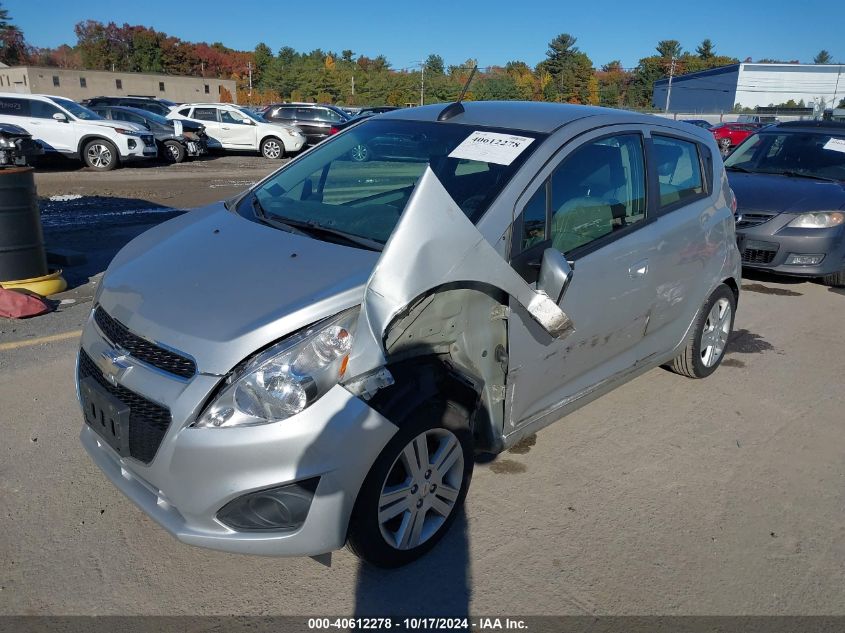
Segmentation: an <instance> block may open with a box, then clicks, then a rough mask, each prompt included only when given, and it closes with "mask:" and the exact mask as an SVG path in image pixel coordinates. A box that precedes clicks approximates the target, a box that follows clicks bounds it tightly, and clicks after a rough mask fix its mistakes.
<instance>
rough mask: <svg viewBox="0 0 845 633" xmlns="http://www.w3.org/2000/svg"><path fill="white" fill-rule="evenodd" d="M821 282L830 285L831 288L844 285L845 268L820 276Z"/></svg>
mask: <svg viewBox="0 0 845 633" xmlns="http://www.w3.org/2000/svg"><path fill="white" fill-rule="evenodd" d="M822 283H823V284H824V285H825V286H830V287H831V288H843V287H845V270H840V271H839V272H835V273H830V274H829V275H825V276H824V277H822Z"/></svg>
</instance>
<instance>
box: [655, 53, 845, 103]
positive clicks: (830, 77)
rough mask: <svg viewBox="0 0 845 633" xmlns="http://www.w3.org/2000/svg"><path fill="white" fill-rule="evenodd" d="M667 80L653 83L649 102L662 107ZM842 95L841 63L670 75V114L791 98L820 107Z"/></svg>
mask: <svg viewBox="0 0 845 633" xmlns="http://www.w3.org/2000/svg"><path fill="white" fill-rule="evenodd" d="M668 92H669V79H668V78H667V79H661V80H659V81H656V82H655V83H654V96H653V97H652V105H653V106H654V107H655V108H658V109H660V110H663V109H665V108H666V102H667V93H668ZM843 97H845V64H752V63H741V64H732V65H730V66H722V67H721V68H713V69H711V70H703V71H701V72H697V73H690V74H688V75H679V76H677V77H674V78H673V79H672V88H671V94H670V96H669V112H685V113H695V112H698V113H720V112H730V111H731V110H733V108H734V106H735V105H736V104H739V105H741V106H743V107H745V108H756V107H761V106H762V107H766V106H769V105H778V104H781V103H785V102H787V101H789V100H790V99H792V100H793V101H795V102H796V103H798V102H801V101H803V102H804V103H805V104H806V105H807V106H810V107H814V106H815V107H817V108H818V109H819V110H823V109H825V108H827V109H830V108H835V107H836V106H837V105H838V104H839V102H840V101H841V100H842V99H843Z"/></svg>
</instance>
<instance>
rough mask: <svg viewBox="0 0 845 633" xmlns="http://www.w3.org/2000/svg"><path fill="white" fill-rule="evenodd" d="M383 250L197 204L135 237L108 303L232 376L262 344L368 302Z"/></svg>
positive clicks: (139, 329) (133, 324)
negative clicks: (304, 233)
mask: <svg viewBox="0 0 845 633" xmlns="http://www.w3.org/2000/svg"><path fill="white" fill-rule="evenodd" d="M378 258H379V253H377V252H373V251H367V250H362V249H357V248H350V247H346V246H341V245H338V244H332V243H329V242H321V241H318V240H315V239H312V238H309V237H305V236H299V235H294V234H292V233H286V232H284V231H281V230H279V229H275V228H273V227H270V226H266V225H264V224H258V223H256V222H252V221H250V220H247V219H245V218H242V217H241V216H239V215H236V214H235V213H232V212H229V211H227V210H226V208H225V207H224V206H223V204H222V203H218V204H215V205H212V206H210V207H206V208H204V209H198V210H195V211H190V212H188V213H186V214H185V215H182V216H180V217H178V218H175V219H173V220H170V221H168V222H165V223H163V224H160V225H158V226H157V227H155V228H153V229H151V230H150V231H147V232H146V233H144V234H143V235H141V236H139V237H138V238H136V239H135V240H133V241H132V242H130V243H129V244H127V245H126V246H125V247H124V248H123V249H122V250H121V251H120V252H119V253H118V254H117V256H116V257H115V258H114V260H113V261H112V263H111V265H110V266H109V268H108V270H107V271H106V274H105V275H104V277H103V280H102V282H101V284H102V291H101V293H100V296H99V303H100V305H102V306H103V308H104V309H105V310H106V311H107V312H108V313H109V314H110V315H111V316H113V317H114V318H116V319H117V320H118V321H120V322H122V323H123V324H124V325H126V326H127V327H128V328H129V329H130V330H131V331H133V332H134V333H136V334H138V335H139V336H142V337H144V338H147V339H150V340H152V341H155V342H157V343H161V344H163V345H165V346H168V347H171V348H173V349H175V350H178V351H181V352H183V353H185V354H188V355H190V356H192V357H193V358H194V359H195V360H196V362H197V366H198V368H199V371H200V372H203V373H211V374H225V373H226V372H228V371H230V370H231V369H232V368H233V367H234V366H235V365H237V364H238V363H239V362H241V361H242V360H243V359H244V358H246V357H248V356H250V355H251V354H252V353H254V352H255V351H256V350H258V349H261V348H263V347H265V346H266V345H268V344H270V343H272V342H274V341H276V340H278V339H280V338H282V337H284V336H286V335H287V334H290V333H291V332H294V331H296V330H298V329H300V328H302V327H305V326H306V325H309V324H311V323H313V322H315V321H318V320H320V319H322V318H325V317H328V316H331V315H333V314H336V313H337V312H340V311H341V310H344V309H346V308H348V307H351V306H353V305H355V304H357V303H360V302H361V297H362V296H363V287H364V284H365V283H366V281H367V278H368V277H369V275H370V272H371V271H372V269H373V267H374V265H375V263H376V262H377V261H378Z"/></svg>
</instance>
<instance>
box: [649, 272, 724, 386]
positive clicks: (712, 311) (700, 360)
mask: <svg viewBox="0 0 845 633" xmlns="http://www.w3.org/2000/svg"><path fill="white" fill-rule="evenodd" d="M735 314H736V297H735V296H734V293H733V291H732V290H731V289H730V288H728V287H727V286H726V285H725V284H722V285H720V286H719V287H718V288H716V290H714V291H713V294H711V295H710V297H708V299H707V301H706V302H705V303H704V305H703V306H702V307H701V310H699V312H698V315H697V316H696V319H695V325H694V326H693V327H692V330H691V331H690V334H689V337H688V338H687V342H686V345H685V346H684V349H683V351H682V352H681V353H680V354H678V356H677V357H675V359H674V360H672V362H671V363H669V364H668V365H666V366H665V367H666V368H667V369H669V370H670V371H673V372H675V373H676V374H680V375H681V376H686V377H687V378H706V377H707V376H709V375H710V374H712V373H713V372H714V371H716V369H717V368H718V367H719V365H720V364H721V363H722V359H723V358H724V357H725V347H726V346H727V343H728V339H729V338H730V335H731V332H733V326H734V316H735Z"/></svg>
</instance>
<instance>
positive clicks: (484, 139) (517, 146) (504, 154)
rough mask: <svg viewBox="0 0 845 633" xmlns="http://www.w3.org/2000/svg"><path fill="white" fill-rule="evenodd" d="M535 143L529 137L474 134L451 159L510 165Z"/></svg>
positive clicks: (487, 133)
mask: <svg viewBox="0 0 845 633" xmlns="http://www.w3.org/2000/svg"><path fill="white" fill-rule="evenodd" d="M533 141H534V139H533V138H528V137H527V136H514V135H513V134H498V133H496V132H473V133H472V134H470V135H469V136H468V137H467V138H466V139H464V141H463V142H462V143H461V144H460V145H458V146H457V147H456V148H455V149H454V150H452V153H451V154H449V158H464V159H466V160H477V161H481V162H485V163H496V164H497V165H510V164H511V163H512V162H513V161H514V160H516V157H517V156H519V155H520V154H521V153H522V152H523V151H524V150H525V148H526V147H528V146H529V145H530V144H531V143H532V142H533Z"/></svg>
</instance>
